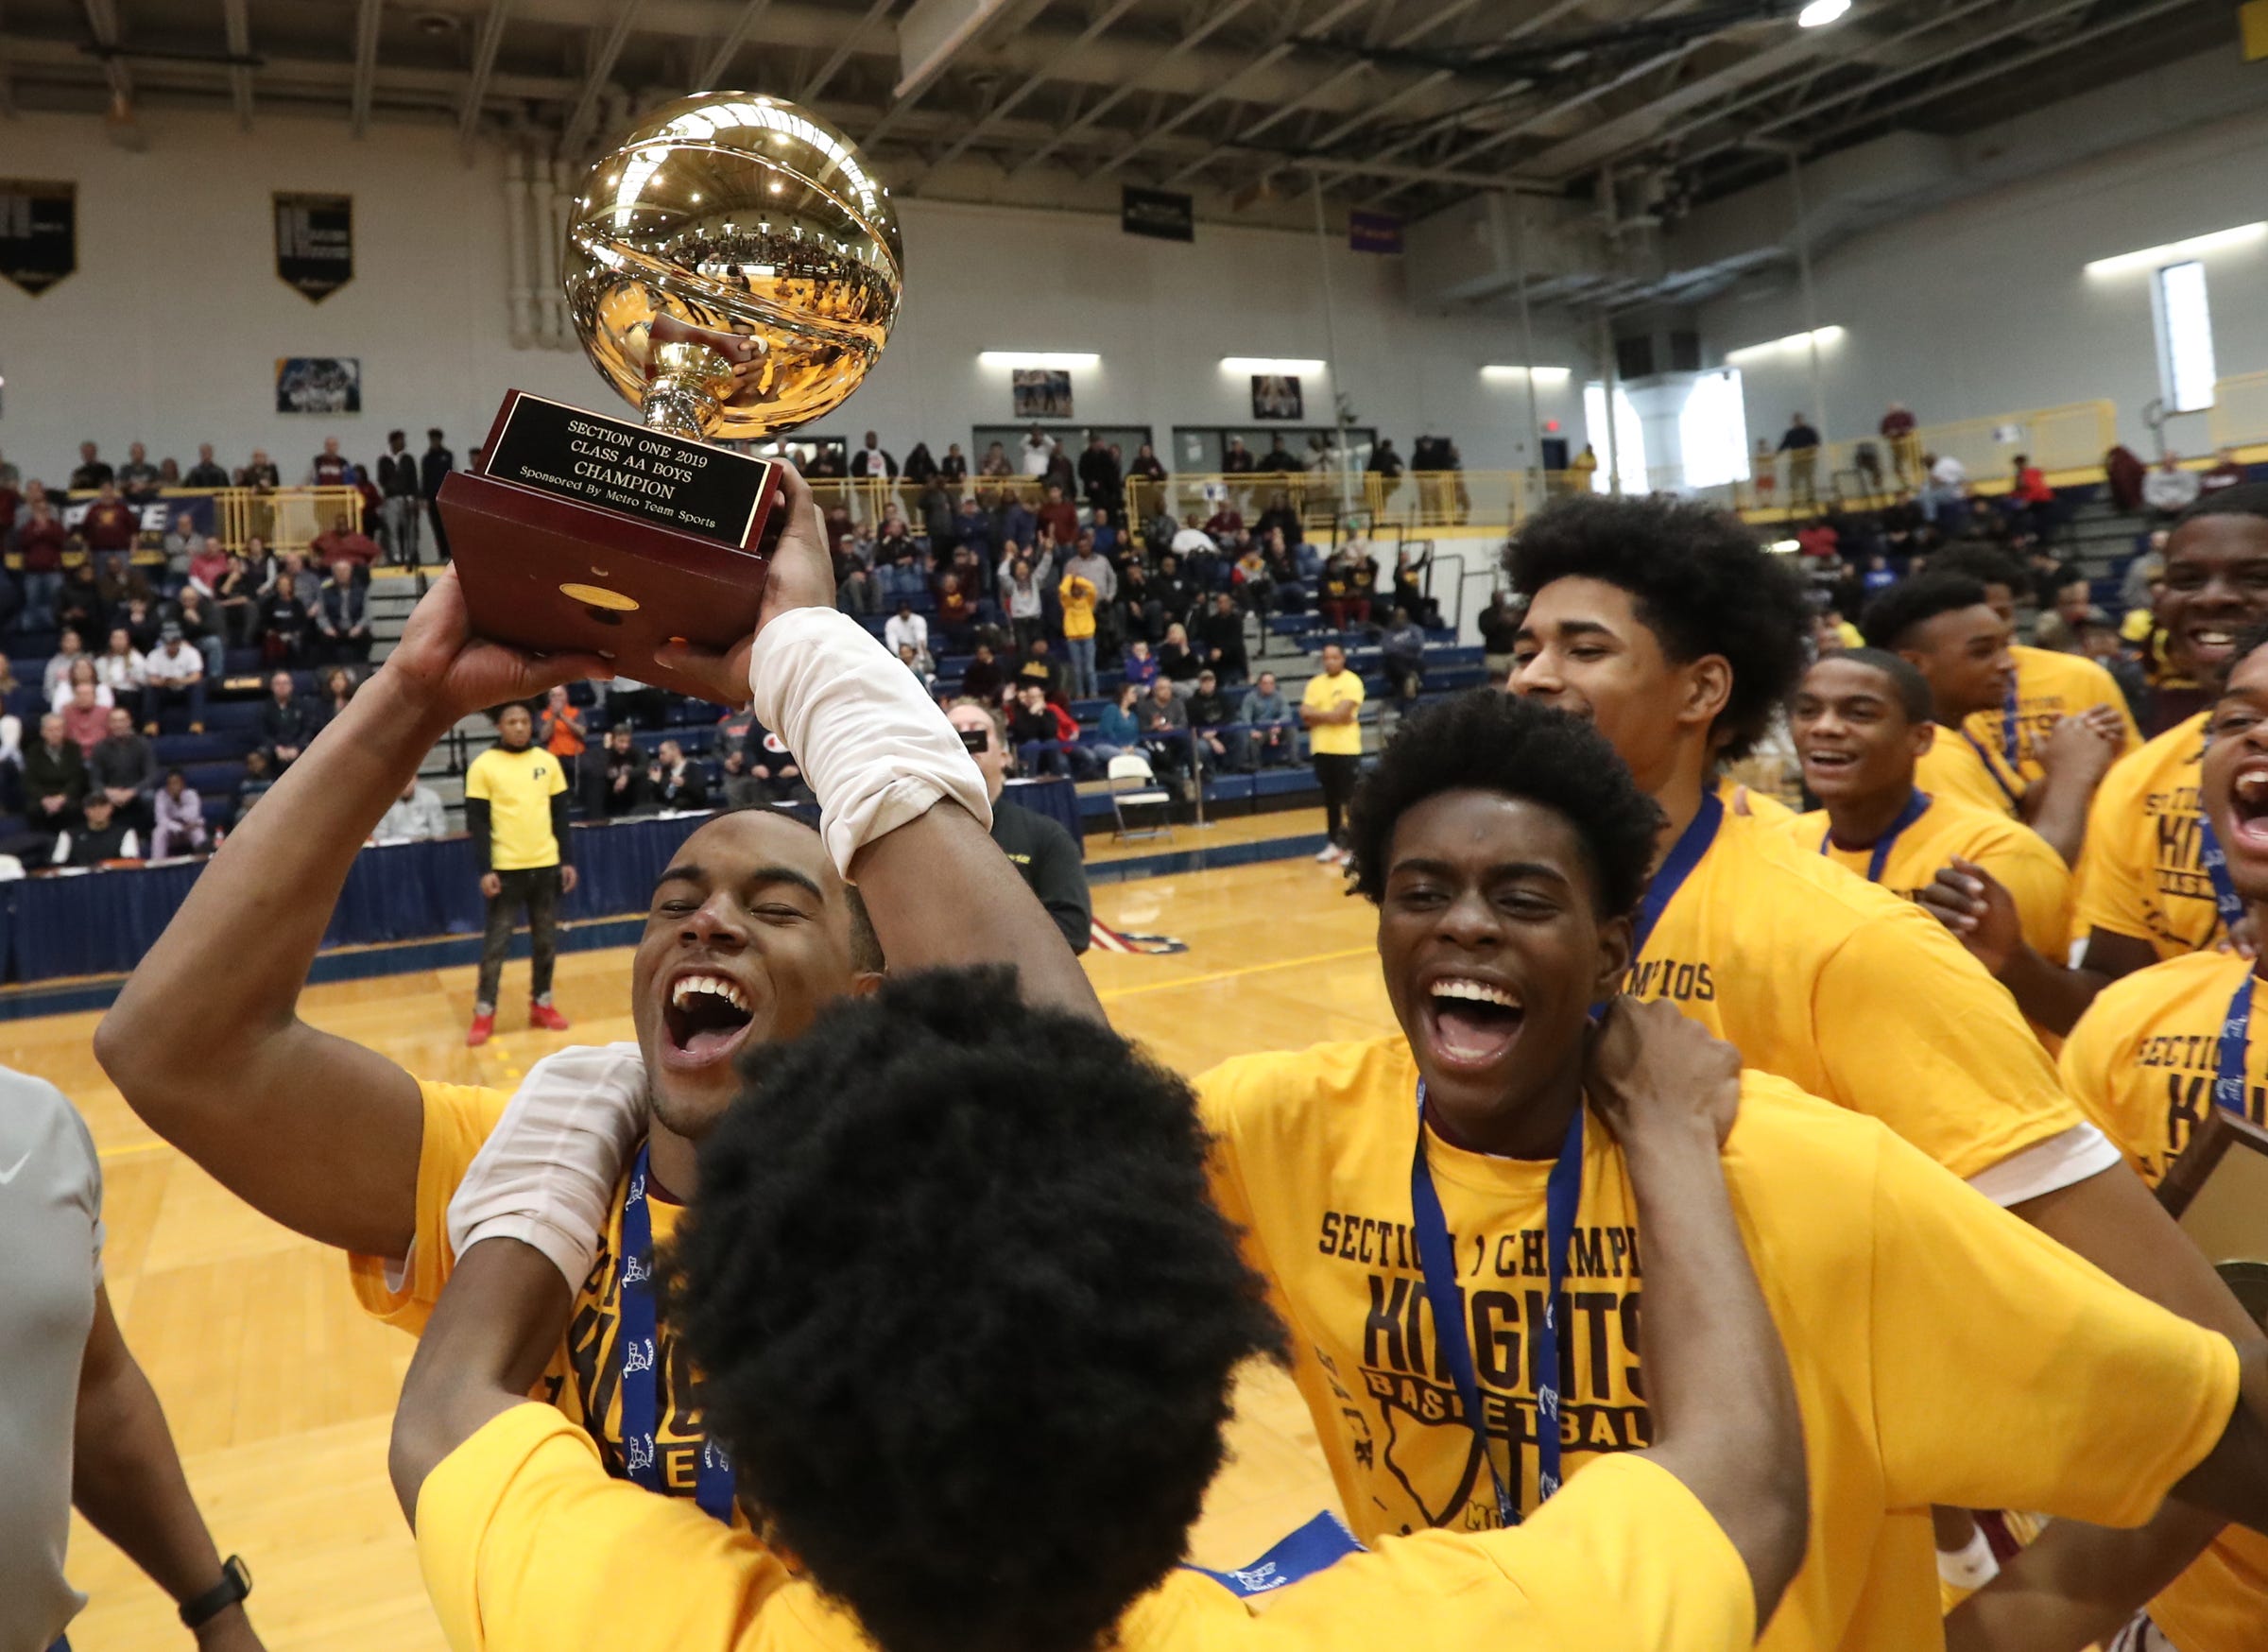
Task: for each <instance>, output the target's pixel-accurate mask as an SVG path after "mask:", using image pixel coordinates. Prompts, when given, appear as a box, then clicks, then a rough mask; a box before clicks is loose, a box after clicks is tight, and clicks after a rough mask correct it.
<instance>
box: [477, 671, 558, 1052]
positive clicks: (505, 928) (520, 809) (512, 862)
mask: <svg viewBox="0 0 2268 1652" xmlns="http://www.w3.org/2000/svg"><path fill="white" fill-rule="evenodd" d="M535 731H536V720H535V718H534V717H532V716H530V715H529V714H528V710H527V708H526V707H525V706H524V705H517V704H514V705H507V706H506V707H505V708H504V710H503V711H501V712H499V713H498V714H497V715H496V744H495V745H493V746H491V747H490V748H489V749H487V750H486V751H484V752H482V753H481V754H480V755H479V756H478V757H475V758H474V759H473V760H472V765H471V766H469V767H468V768H467V769H466V770H465V830H466V831H467V832H468V833H470V834H471V835H472V858H473V863H474V864H475V865H476V866H478V867H479V869H480V892H481V893H482V894H483V895H485V896H487V897H488V903H489V921H488V931H487V934H486V936H485V938H483V940H482V943H481V949H480V980H479V983H478V985H477V986H476V987H475V988H474V989H473V995H472V1026H471V1027H470V1028H469V1029H468V1030H467V1032H466V1034H465V1042H466V1043H468V1044H471V1045H474V1046H478V1045H480V1044H485V1043H487V1042H488V1041H489V1039H490V1036H491V1035H493V1034H494V1032H495V1030H496V995H497V992H498V990H499V989H500V988H501V987H502V986H503V984H504V960H505V955H506V954H507V953H508V952H510V951H511V946H512V931H513V930H514V929H515V928H516V927H517V926H518V921H519V918H520V914H521V912H522V911H523V910H524V911H525V912H526V914H527V929H528V942H529V968H528V1003H527V1019H528V1024H529V1025H530V1026H534V1027H541V1029H543V1030H544V1031H546V1032H565V1031H566V1030H567V1018H566V1017H565V1016H563V1015H561V1014H560V1013H559V1012H558V1009H556V1008H554V1007H553V1006H552V1002H551V972H552V962H553V958H554V956H555V955H556V953H557V951H558V903H559V899H560V897H562V896H565V895H572V894H573V893H575V882H576V871H575V849H574V840H573V837H572V835H570V833H569V831H568V828H567V780H566V776H565V775H564V774H563V773H562V772H561V771H560V767H559V760H558V758H556V757H554V756H553V755H552V754H551V753H550V752H548V751H545V750H542V749H540V748H538V747H537V746H536V744H535Z"/></svg>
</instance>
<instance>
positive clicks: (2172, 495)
mask: <svg viewBox="0 0 2268 1652" xmlns="http://www.w3.org/2000/svg"><path fill="white" fill-rule="evenodd" d="M2200 490H2201V484H2200V482H2199V480H2198V476H2197V473H2196V472H2194V471H2185V470H2183V469H2182V468H2181V460H2180V459H2179V457H2178V456H2175V455H2173V454H2170V453H2169V454H2168V455H2166V456H2165V457H2164V458H2161V459H2159V460H2158V461H2157V469H2156V470H2155V471H2152V472H2151V473H2150V474H2149V475H2148V476H2147V477H2146V478H2145V479H2144V480H2143V482H2142V502H2143V503H2144V504H2146V505H2148V506H2149V507H2150V508H2151V509H2153V510H2155V511H2156V512H2157V513H2158V515H2160V516H2178V515H2180V514H2181V513H2182V512H2183V511H2184V510H2186V509H2188V508H2190V507H2191V506H2192V505H2194V504H2196V503H2197V495H2198V493H2199V491H2200Z"/></svg>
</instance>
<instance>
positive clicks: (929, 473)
mask: <svg viewBox="0 0 2268 1652" xmlns="http://www.w3.org/2000/svg"><path fill="white" fill-rule="evenodd" d="M872 434H873V433H872V432H871V431H869V432H868V435H869V436H870V435H872ZM904 476H905V479H906V482H907V484H908V485H909V486H911V487H914V488H918V489H926V488H927V487H928V486H929V485H930V484H931V483H932V482H934V481H936V479H937V461H936V458H935V457H934V456H932V455H931V453H930V451H929V443H927V442H926V441H917V442H916V443H914V445H913V447H912V448H911V449H910V450H909V451H908V452H907V454H906V456H905V470H904Z"/></svg>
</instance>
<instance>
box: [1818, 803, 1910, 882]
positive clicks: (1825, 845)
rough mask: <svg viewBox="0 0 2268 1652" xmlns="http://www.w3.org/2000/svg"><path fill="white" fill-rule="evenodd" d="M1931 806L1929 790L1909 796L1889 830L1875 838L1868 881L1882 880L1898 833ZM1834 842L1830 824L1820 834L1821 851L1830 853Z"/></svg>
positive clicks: (1868, 863) (1867, 864)
mask: <svg viewBox="0 0 2268 1652" xmlns="http://www.w3.org/2000/svg"><path fill="white" fill-rule="evenodd" d="M1929 807H1930V794H1929V793H1927V792H1923V791H1916V792H1914V793H1911V794H1910V795H1909V796H1908V797H1907V799H1906V806H1905V807H1904V808H1902V809H1900V810H1899V812H1898V818H1897V819H1895V820H1893V821H1891V822H1890V828H1889V830H1888V831H1886V832H1884V833H1883V834H1882V835H1881V836H1880V837H1878V838H1876V839H1875V840H1874V852H1873V853H1872V854H1871V855H1869V856H1867V859H1866V881H1867V882H1868V883H1870V884H1879V883H1881V881H1882V868H1884V867H1885V866H1887V865H1889V864H1890V852H1891V850H1892V849H1894V848H1896V847H1897V845H1898V835H1899V833H1901V832H1903V831H1904V830H1905V829H1906V828H1907V827H1909V826H1911V825H1913V824H1914V822H1915V821H1916V820H1918V819H1920V818H1921V817H1922V816H1923V815H1925V814H1927V813H1928V812H1929ZM1834 844H1835V829H1834V828H1833V827H1832V826H1830V827H1829V828H1828V829H1827V830H1826V831H1825V832H1822V833H1821V834H1820V835H1819V852H1820V853H1821V854H1827V853H1829V852H1830V851H1831V850H1832V849H1833V848H1834Z"/></svg>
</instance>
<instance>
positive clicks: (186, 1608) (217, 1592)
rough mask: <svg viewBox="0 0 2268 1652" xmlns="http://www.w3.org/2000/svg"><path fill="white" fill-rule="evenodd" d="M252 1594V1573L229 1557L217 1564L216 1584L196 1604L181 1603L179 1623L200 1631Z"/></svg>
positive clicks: (237, 1559)
mask: <svg viewBox="0 0 2268 1652" xmlns="http://www.w3.org/2000/svg"><path fill="white" fill-rule="evenodd" d="M251 1592H252V1574H251V1569H250V1568H249V1567H248V1566H246V1565H245V1563H244V1561H243V1560H242V1559H241V1558H240V1557H237V1556H234V1555H231V1556H230V1557H228V1558H227V1559H225V1560H223V1561H222V1562H221V1563H220V1581H219V1582H218V1583H215V1585H214V1586H213V1587H212V1588H210V1589H208V1590H206V1591H205V1592H204V1593H202V1594H200V1595H198V1597H197V1598H196V1599H195V1600H185V1601H183V1602H181V1622H182V1624H183V1625H184V1626H187V1627H189V1628H192V1629H201V1628H203V1627H204V1626H206V1625H207V1624H209V1623H211V1622H212V1621H213V1620H214V1619H215V1618H216V1617H218V1616H220V1614H221V1613H222V1612H225V1611H227V1610H228V1609H229V1608H231V1607H232V1606H234V1605H235V1604H236V1603H237V1602H238V1601H240V1600H242V1599H244V1597H245V1596H247V1595H248V1594H249V1593H251Z"/></svg>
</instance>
